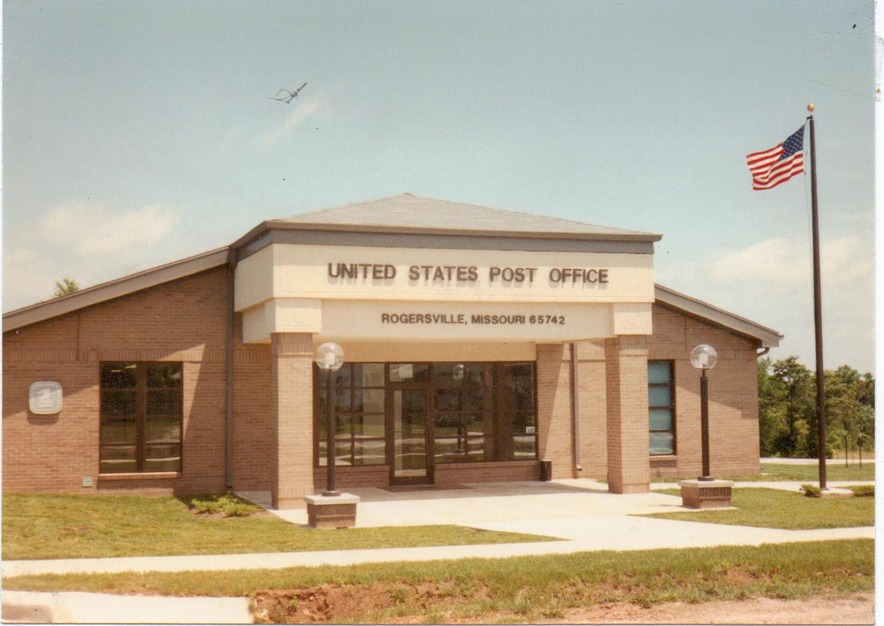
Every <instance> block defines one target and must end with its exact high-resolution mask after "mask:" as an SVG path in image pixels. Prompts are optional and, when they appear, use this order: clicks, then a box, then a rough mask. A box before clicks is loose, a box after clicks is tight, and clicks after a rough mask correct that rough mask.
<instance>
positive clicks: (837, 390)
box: [758, 356, 875, 457]
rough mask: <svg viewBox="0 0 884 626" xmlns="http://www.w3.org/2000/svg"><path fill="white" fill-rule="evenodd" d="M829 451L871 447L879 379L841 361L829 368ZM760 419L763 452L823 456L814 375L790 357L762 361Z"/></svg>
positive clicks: (760, 373) (827, 453)
mask: <svg viewBox="0 0 884 626" xmlns="http://www.w3.org/2000/svg"><path fill="white" fill-rule="evenodd" d="M824 376H825V386H826V390H825V391H826V397H825V402H826V455H827V456H830V455H831V452H832V450H833V449H838V448H841V447H842V446H844V445H845V444H846V445H849V446H850V447H851V448H855V447H856V446H857V445H858V444H859V439H860V437H861V438H862V445H863V448H864V449H866V450H870V449H873V446H874V438H875V378H874V376H873V375H872V374H870V373H866V374H860V373H859V372H858V371H856V370H855V369H853V368H851V367H849V366H846V365H842V366H841V367H839V368H838V369H836V370H834V371H828V370H827V371H826V372H825V374H824ZM758 419H759V435H760V447H761V453H762V455H768V456H797V457H815V456H817V455H818V454H819V452H818V451H819V441H818V436H817V433H818V432H819V429H818V425H817V413H816V375H815V374H814V373H813V372H811V371H810V370H808V369H807V368H806V367H805V366H804V365H802V364H801V363H799V362H798V358H797V357H795V356H790V357H788V358H786V359H782V360H779V361H776V362H774V363H771V361H770V359H762V360H760V361H759V362H758Z"/></svg>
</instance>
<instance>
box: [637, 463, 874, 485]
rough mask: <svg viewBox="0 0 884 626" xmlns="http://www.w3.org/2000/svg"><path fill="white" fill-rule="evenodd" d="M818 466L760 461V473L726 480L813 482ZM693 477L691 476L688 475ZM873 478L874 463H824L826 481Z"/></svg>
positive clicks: (660, 481) (816, 478) (816, 475)
mask: <svg viewBox="0 0 884 626" xmlns="http://www.w3.org/2000/svg"><path fill="white" fill-rule="evenodd" d="M819 472H820V471H819V466H818V465H816V464H810V465H792V464H787V463H762V464H761V474H755V475H749V476H728V477H727V478H726V480H733V481H736V482H770V481H776V482H780V481H799V482H803V483H813V482H817V481H818V480H819ZM689 478H693V477H689ZM679 480H682V478H655V479H654V482H655V483H669V482H671V483H677V482H678V481H679ZM868 480H875V465H874V463H864V464H863V466H862V468H860V467H859V465H857V464H856V462H855V461H851V464H850V465H849V466H848V467H845V466H844V464H843V463H833V462H831V461H830V462H829V463H828V464H827V465H826V481H827V482H828V481H868Z"/></svg>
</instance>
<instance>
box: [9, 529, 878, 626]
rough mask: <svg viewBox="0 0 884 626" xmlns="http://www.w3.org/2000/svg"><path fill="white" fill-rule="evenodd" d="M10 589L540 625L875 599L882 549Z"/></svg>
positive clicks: (133, 576)
mask: <svg viewBox="0 0 884 626" xmlns="http://www.w3.org/2000/svg"><path fill="white" fill-rule="evenodd" d="M4 588H6V589H19V590H25V589H26V590H32V591H63V590H78V591H90V592H105V593H121V594H138V593H146V594H163V595H175V596H189V595H209V596H238V597H252V598H254V599H255V600H254V602H256V603H257V602H258V599H260V598H267V597H268V594H270V595H271V596H272V597H274V598H276V599H277V600H278V602H276V603H275V604H272V605H268V604H266V603H265V604H264V605H263V608H262V609H261V611H260V613H261V614H260V615H259V616H258V617H259V618H261V619H263V620H264V621H276V622H285V621H292V619H293V618H292V615H291V614H290V611H292V610H294V611H300V612H304V611H308V612H309V611H310V610H311V609H310V607H309V606H308V602H312V600H308V599H309V598H319V599H321V600H322V602H319V604H321V605H322V606H324V607H325V608H324V609H323V610H325V611H327V614H325V615H323V616H322V619H323V620H324V621H336V622H351V623H384V622H390V621H393V620H397V621H407V622H413V621H416V619H415V616H419V619H420V621H427V622H451V621H457V620H465V619H469V620H478V621H482V622H486V621H489V620H500V619H502V620H503V621H511V620H512V621H533V620H537V619H540V618H551V617H560V616H561V615H562V614H563V611H564V610H566V609H568V608H574V607H580V606H589V605H593V604H598V603H607V602H631V603H635V604H638V605H641V606H651V605H654V604H657V603H660V602H673V601H681V602H689V603H696V602H705V601H711V600H741V599H749V598H756V597H768V598H780V599H797V598H805V597H810V596H819V595H836V594H847V593H854V592H861V591H871V590H873V589H874V542H873V541H872V540H870V539H868V540H849V541H821V542H802V543H788V544H767V545H763V546H727V547H715V548H695V549H681V550H671V549H666V550H644V551H635V552H613V551H601V552H585V553H578V554H570V555H551V556H536V557H518V558H511V559H463V560H452V561H432V562H426V563H389V564H366V565H360V566H359V567H316V568H304V567H301V568H289V569H282V570H250V571H242V570H241V571H213V572H193V571H190V572H182V573H126V574H113V575H110V574H95V575H64V576H61V575H58V576H47V575H43V576H22V577H14V578H8V579H5V580H4ZM330 598H335V601H334V602H331V601H328V600H329V599H330ZM346 598H351V599H354V601H352V602H347V601H345V600H346ZM311 606H312V605H311ZM409 616H411V617H410V618H409Z"/></svg>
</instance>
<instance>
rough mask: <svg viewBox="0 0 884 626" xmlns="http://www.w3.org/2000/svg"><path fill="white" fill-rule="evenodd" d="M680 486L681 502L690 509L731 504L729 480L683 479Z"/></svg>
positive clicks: (721, 507) (711, 507)
mask: <svg viewBox="0 0 884 626" xmlns="http://www.w3.org/2000/svg"><path fill="white" fill-rule="evenodd" d="M678 484H679V486H680V487H681V503H682V505H684V506H686V507H688V508H691V509H724V508H727V507H729V506H730V505H731V488H732V487H733V486H734V483H732V482H731V481H729V480H683V481H681V482H680V483H678Z"/></svg>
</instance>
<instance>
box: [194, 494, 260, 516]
mask: <svg viewBox="0 0 884 626" xmlns="http://www.w3.org/2000/svg"><path fill="white" fill-rule="evenodd" d="M187 506H188V507H190V509H191V510H192V511H193V512H194V513H198V514H203V515H212V514H216V515H223V516H224V517H248V516H249V515H253V514H255V513H258V512H260V511H261V510H262V509H261V507H259V506H255V505H254V504H250V503H248V502H246V501H245V500H241V499H239V498H237V497H236V496H234V495H232V494H225V495H223V496H218V495H216V494H211V495H208V496H194V497H193V498H190V499H188V500H187Z"/></svg>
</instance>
